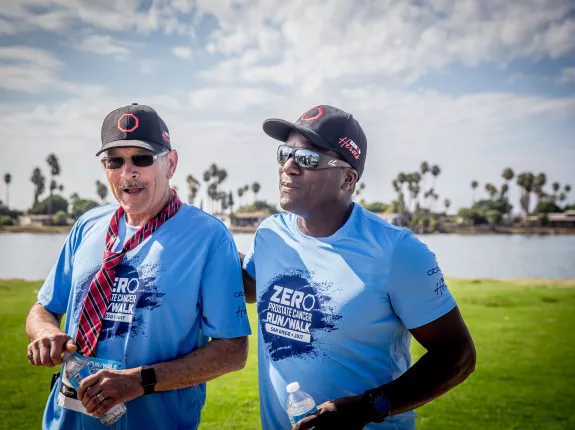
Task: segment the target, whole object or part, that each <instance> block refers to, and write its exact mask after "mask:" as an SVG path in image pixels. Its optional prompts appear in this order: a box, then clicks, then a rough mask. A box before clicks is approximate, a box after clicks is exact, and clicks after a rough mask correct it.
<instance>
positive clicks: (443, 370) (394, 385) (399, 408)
mask: <svg viewBox="0 0 575 430" xmlns="http://www.w3.org/2000/svg"><path fill="white" fill-rule="evenodd" d="M474 369H475V349H474V348H473V347H471V348H467V349H464V350H462V351H459V352H451V353H450V354H445V353H444V352H443V351H437V352H429V351H428V352H427V353H426V354H425V355H423V357H421V358H420V359H419V360H418V361H417V363H415V364H414V365H413V366H412V367H411V368H410V369H408V370H407V372H405V373H404V374H403V375H401V376H400V377H399V378H397V379H395V380H393V381H392V382H390V383H388V384H385V385H383V386H382V387H380V388H381V392H382V393H383V394H385V396H386V397H387V398H388V399H389V400H390V403H391V414H392V415H397V414H400V413H403V412H406V411H410V410H412V409H415V408H418V407H420V406H422V405H424V404H426V403H428V402H430V401H432V400H433V399H435V398H437V397H439V396H441V395H442V394H444V393H446V392H447V391H449V390H450V389H451V388H453V387H455V386H456V385H458V384H460V383H462V382H463V381H464V380H465V379H466V378H467V377H468V376H469V375H470V374H471V373H472V372H473V370H474Z"/></svg>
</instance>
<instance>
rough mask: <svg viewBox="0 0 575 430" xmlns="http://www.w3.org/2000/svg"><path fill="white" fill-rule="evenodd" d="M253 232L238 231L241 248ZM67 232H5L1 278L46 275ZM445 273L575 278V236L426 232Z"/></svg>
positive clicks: (425, 238)
mask: <svg viewBox="0 0 575 430" xmlns="http://www.w3.org/2000/svg"><path fill="white" fill-rule="evenodd" d="M252 237H253V235H252V234H237V235H235V236H234V239H235V241H236V244H237V247H238V249H239V250H240V251H242V252H244V253H245V252H246V251H247V250H248V249H249V246H250V243H251V240H252ZM65 239H66V235H64V234H32V233H12V234H10V233H3V234H1V233H0V279H6V278H23V279H27V280H39V279H44V278H45V277H46V276H47V275H48V273H49V272H50V269H51V268H52V266H53V265H54V263H55V261H56V259H57V257H58V254H59V252H60V249H61V247H62V245H63V243H64V240H65ZM420 239H421V240H422V241H423V242H425V243H426V244H427V245H428V246H429V247H430V249H431V250H432V251H433V252H435V254H436V256H437V258H438V260H439V264H440V266H441V269H442V271H443V273H444V274H445V275H446V276H449V277H459V278H549V279H575V236H523V235H482V236H464V235H425V236H420Z"/></svg>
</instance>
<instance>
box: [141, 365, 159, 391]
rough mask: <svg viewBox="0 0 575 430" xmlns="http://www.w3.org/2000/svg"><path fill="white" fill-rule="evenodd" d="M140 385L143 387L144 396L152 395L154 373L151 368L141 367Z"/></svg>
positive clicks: (154, 381)
mask: <svg viewBox="0 0 575 430" xmlns="http://www.w3.org/2000/svg"><path fill="white" fill-rule="evenodd" d="M140 384H141V385H142V387H144V395H146V394H152V393H153V392H154V391H155V389H156V371H155V370H154V368H153V367H152V366H142V370H141V371H140Z"/></svg>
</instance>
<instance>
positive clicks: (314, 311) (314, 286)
mask: <svg viewBox="0 0 575 430" xmlns="http://www.w3.org/2000/svg"><path fill="white" fill-rule="evenodd" d="M331 302H332V300H331V298H330V296H329V286H328V285H323V284H318V283H315V282H313V280H311V277H310V275H309V274H308V273H301V272H292V273H290V274H284V275H280V276H278V277H276V278H275V279H273V280H272V281H270V283H269V284H268V286H267V287H266V288H264V292H263V294H262V295H261V296H260V298H259V300H258V314H259V321H260V325H261V331H262V336H263V340H264V342H265V343H266V346H267V348H268V351H269V353H270V356H271V358H272V359H273V360H274V361H277V360H282V359H284V358H288V357H292V356H300V355H303V354H315V353H317V352H318V351H317V347H318V342H319V340H318V335H319V334H320V333H322V332H329V331H333V330H337V328H336V326H335V322H336V321H337V320H338V319H339V318H341V317H340V316H339V315H335V314H334V312H333V309H332V307H333V306H332V304H331Z"/></svg>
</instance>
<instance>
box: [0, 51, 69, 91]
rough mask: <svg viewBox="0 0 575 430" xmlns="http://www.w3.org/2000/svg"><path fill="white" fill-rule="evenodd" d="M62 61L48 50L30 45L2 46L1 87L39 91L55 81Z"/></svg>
mask: <svg viewBox="0 0 575 430" xmlns="http://www.w3.org/2000/svg"><path fill="white" fill-rule="evenodd" d="M62 65H63V64H62V63H61V62H60V61H59V60H57V59H56V58H55V57H53V56H52V55H51V54H49V53H48V52H46V51H44V50H41V49H36V48H31V47H28V46H10V47H0V87H1V88H5V89H8V90H13V91H25V92H28V93H37V92H40V91H41V90H42V89H44V88H46V87H47V86H49V85H51V84H53V83H54V82H55V79H56V78H55V73H56V71H57V70H58V69H59V68H61V67H62Z"/></svg>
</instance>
